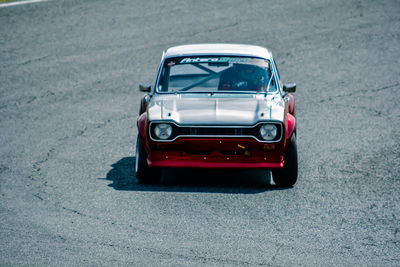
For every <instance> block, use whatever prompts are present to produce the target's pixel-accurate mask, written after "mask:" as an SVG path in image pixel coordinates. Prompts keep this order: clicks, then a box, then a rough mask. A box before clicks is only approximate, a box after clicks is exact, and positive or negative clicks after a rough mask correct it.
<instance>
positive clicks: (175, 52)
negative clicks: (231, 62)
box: [163, 44, 272, 59]
mask: <svg viewBox="0 0 400 267" xmlns="http://www.w3.org/2000/svg"><path fill="white" fill-rule="evenodd" d="M207 55H225V56H249V57H259V58H265V59H271V58H272V55H271V53H270V52H269V51H268V49H267V48H265V47H261V46H256V45H245V44H190V45H180V46H174V47H171V48H168V49H167V50H166V51H165V52H164V55H163V59H165V58H171V57H185V56H207Z"/></svg>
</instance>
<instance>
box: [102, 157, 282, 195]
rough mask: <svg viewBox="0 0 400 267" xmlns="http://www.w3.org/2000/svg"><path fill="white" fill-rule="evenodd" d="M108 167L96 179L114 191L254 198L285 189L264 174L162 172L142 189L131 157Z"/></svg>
mask: <svg viewBox="0 0 400 267" xmlns="http://www.w3.org/2000/svg"><path fill="white" fill-rule="evenodd" d="M111 167H112V169H111V170H110V171H109V172H108V173H107V175H106V178H100V179H105V180H108V181H111V182H112V183H111V184H109V185H108V186H110V187H112V188H114V189H115V190H123V191H162V192H200V193H231V194H256V193H262V192H265V191H272V190H285V189H287V188H281V187H276V186H273V185H271V175H270V173H269V172H267V171H265V170H238V169H235V170H225V169H224V170H207V169H165V170H164V171H163V174H162V176H161V181H160V183H158V184H154V185H142V184H139V183H138V182H137V179H136V177H135V157H126V158H122V159H120V160H119V161H118V162H116V163H114V164H112V165H111Z"/></svg>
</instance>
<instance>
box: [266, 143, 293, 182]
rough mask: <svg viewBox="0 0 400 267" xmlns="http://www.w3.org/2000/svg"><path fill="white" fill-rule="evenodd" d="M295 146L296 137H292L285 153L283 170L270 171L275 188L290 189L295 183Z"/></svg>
mask: <svg viewBox="0 0 400 267" xmlns="http://www.w3.org/2000/svg"><path fill="white" fill-rule="evenodd" d="M297 172H298V165H297V145H296V136H295V135H293V137H292V139H291V140H290V143H289V145H288V148H287V150H286V153H285V164H284V166H283V169H280V170H275V171H272V176H273V178H274V181H275V184H276V185H277V186H283V187H291V186H293V185H294V184H295V183H296V181H297Z"/></svg>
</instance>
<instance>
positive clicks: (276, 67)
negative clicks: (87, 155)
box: [272, 59, 281, 81]
mask: <svg viewBox="0 0 400 267" xmlns="http://www.w3.org/2000/svg"><path fill="white" fill-rule="evenodd" d="M272 61H273V62H274V66H275V69H276V74H277V75H278V80H279V81H280V80H281V77H280V75H279V70H278V66H277V65H276V64H275V60H274V59H272Z"/></svg>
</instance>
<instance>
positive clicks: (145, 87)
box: [139, 83, 151, 92]
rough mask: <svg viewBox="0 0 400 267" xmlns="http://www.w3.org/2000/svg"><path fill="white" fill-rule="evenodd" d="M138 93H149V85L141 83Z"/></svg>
mask: <svg viewBox="0 0 400 267" xmlns="http://www.w3.org/2000/svg"><path fill="white" fill-rule="evenodd" d="M139 91H140V92H150V91H151V85H149V84H146V83H141V84H139Z"/></svg>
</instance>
